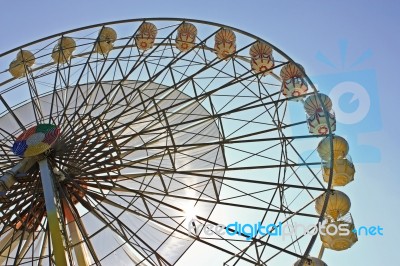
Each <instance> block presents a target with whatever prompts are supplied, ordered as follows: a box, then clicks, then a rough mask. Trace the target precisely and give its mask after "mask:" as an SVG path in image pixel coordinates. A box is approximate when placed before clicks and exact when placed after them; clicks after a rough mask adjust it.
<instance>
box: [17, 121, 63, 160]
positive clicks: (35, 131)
mask: <svg viewBox="0 0 400 266" xmlns="http://www.w3.org/2000/svg"><path fill="white" fill-rule="evenodd" d="M59 136H60V128H58V127H57V126H55V125H51V124H39V125H37V126H34V127H31V128H29V129H28V130H26V131H24V132H22V133H21V135H19V136H18V138H17V139H16V140H15V142H14V145H13V148H12V150H13V152H14V154H15V155H18V156H20V157H23V158H27V157H33V156H36V155H39V154H43V153H45V152H46V151H48V150H50V148H51V147H52V146H53V144H54V143H55V142H56V140H57V139H58V137H59Z"/></svg>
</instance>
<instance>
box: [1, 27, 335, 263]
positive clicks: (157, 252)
mask: <svg viewBox="0 0 400 266" xmlns="http://www.w3.org/2000/svg"><path fill="white" fill-rule="evenodd" d="M145 21H146V22H152V23H154V24H155V25H156V26H157V28H158V34H157V38H156V42H155V45H154V47H153V48H152V49H150V50H148V51H145V52H144V51H141V50H139V49H138V48H137V46H136V45H135V42H134V36H135V35H136V33H137V29H138V28H139V26H140V25H141V24H142V23H143V22H145ZM184 22H190V23H193V24H194V25H195V26H196V27H197V28H198V35H197V39H196V42H195V43H196V45H195V46H194V47H193V48H192V49H190V50H189V51H187V52H180V51H179V50H177V49H176V47H175V35H176V31H177V28H178V27H179V26H180V25H181V24H182V23H184ZM105 26H107V27H113V28H114V29H115V30H116V31H117V33H118V39H117V40H116V42H115V44H114V49H113V50H112V51H111V52H110V53H109V54H106V55H101V54H98V53H96V52H95V50H94V47H95V43H96V42H97V40H98V39H97V38H98V32H99V31H100V30H101V29H102V28H103V27H105ZM220 28H230V29H233V30H234V32H235V33H236V34H237V49H236V53H235V54H232V55H230V56H229V57H228V58H227V60H221V59H219V58H218V57H217V56H216V55H215V54H214V52H213V48H212V47H213V41H214V36H215V33H216V32H218V31H219V30H220ZM62 36H68V37H72V38H73V39H74V40H75V41H76V43H77V45H76V47H77V48H76V51H75V52H74V55H73V56H72V57H71V58H70V59H69V60H68V62H67V63H65V64H57V63H54V62H53V61H52V59H51V57H50V55H51V51H52V48H53V47H54V45H55V44H56V43H57V41H58V40H59V39H60V38H61V37H62ZM258 40H261V39H260V38H258V37H256V36H254V35H251V34H249V33H246V32H243V31H241V30H238V29H234V28H231V27H227V26H224V25H220V24H212V23H208V22H207V23H206V22H203V21H195V20H181V19H137V20H126V21H117V22H111V23H105V24H99V25H94V26H90V27H85V28H80V29H76V30H71V31H67V32H64V33H61V34H57V35H53V36H50V37H47V38H43V39H41V40H38V41H36V42H32V43H29V44H27V45H24V46H21V47H18V48H16V49H13V50H11V51H8V52H6V53H3V54H1V55H0V63H1V65H2V66H4V65H8V63H9V62H11V60H12V58H13V57H14V56H15V54H16V53H17V52H18V51H19V50H21V49H28V50H30V51H32V52H34V54H35V57H36V64H35V65H34V66H33V67H32V68H29V69H28V68H27V69H26V75H25V77H23V78H20V79H14V78H10V75H9V73H8V70H7V69H3V70H0V71H2V72H0V113H1V114H0V175H2V174H4V173H5V172H6V171H7V170H9V169H10V168H11V167H12V166H13V165H15V164H17V163H18V162H19V161H20V160H21V159H20V158H19V157H17V156H15V155H14V154H13V153H12V152H11V149H12V145H13V142H14V140H15V138H16V136H18V135H19V133H20V132H22V131H24V130H26V129H27V128H29V127H31V126H33V125H36V124H41V123H51V124H55V125H57V126H59V127H60V128H61V130H62V136H61V137H60V139H59V140H58V142H57V144H56V145H55V147H54V149H53V150H52V151H51V153H50V154H48V157H47V160H48V163H49V165H50V169H52V177H53V181H54V184H55V188H56V189H55V192H56V198H57V208H58V215H59V221H60V224H61V232H62V235H63V238H64V239H63V243H64V246H65V253H66V257H67V260H68V263H69V264H79V265H81V264H80V262H78V259H77V254H78V253H77V252H78V251H79V250H80V251H81V252H84V253H85V254H86V262H85V263H87V264H94V265H101V264H102V265H109V264H110V263H111V262H115V263H134V264H137V265H173V264H175V263H176V262H177V261H178V260H179V259H181V258H182V257H183V256H184V254H189V253H190V255H191V256H195V255H196V253H197V255H199V256H200V258H201V256H204V254H203V252H202V249H201V247H204V248H205V250H208V249H207V247H208V248H211V249H213V250H215V251H216V252H217V251H218V252H221V254H222V255H221V257H219V258H222V259H221V262H224V263H226V265H282V264H280V263H285V262H287V261H295V260H296V259H297V258H302V257H303V258H304V257H306V256H307V255H308V254H309V253H310V251H311V249H312V246H313V244H314V241H315V239H316V236H311V235H303V234H296V233H295V232H292V234H291V236H288V237H287V238H286V239H282V238H278V237H273V236H269V235H265V236H261V235H260V234H257V235H255V236H253V235H250V234H249V233H246V232H239V233H237V234H233V233H232V235H228V234H227V233H226V232H225V233H224V232H222V233H221V232H217V231H215V230H214V231H211V234H210V235H206V234H205V232H204V231H205V230H206V228H207V227H208V228H211V227H210V226H211V225H218V224H224V225H227V224H228V223H232V222H235V221H238V222H240V223H249V222H254V221H257V222H258V221H260V222H261V223H263V224H266V223H268V224H269V223H274V224H278V223H279V222H281V223H282V224H283V225H292V226H293V225H294V224H300V223H301V224H316V223H317V222H319V221H320V220H321V219H322V216H319V215H317V214H316V213H315V211H314V206H313V202H314V200H315V198H316V197H317V196H319V195H320V194H321V193H323V192H325V191H327V190H329V186H330V184H328V185H326V184H323V183H322V182H321V177H320V173H319V171H320V161H319V159H318V158H317V156H315V152H314V150H315V148H316V144H317V142H318V141H319V140H320V139H321V137H325V136H315V135H309V134H308V132H307V128H306V121H305V115H303V116H302V119H298V116H293V115H292V114H291V113H293V112H296V110H297V109H295V110H294V111H293V110H290V108H292V107H291V106H296V105H300V104H299V103H296V102H295V101H290V100H291V99H288V98H286V97H284V96H283V95H282V93H281V83H282V81H281V80H280V78H279V76H278V75H276V74H277V73H279V70H280V69H281V68H282V66H284V65H285V64H287V63H289V62H291V61H292V60H291V59H290V58H289V57H288V56H287V55H285V54H284V53H283V52H282V51H280V50H279V49H278V48H276V47H274V46H272V45H271V46H272V47H273V49H274V58H275V66H274V68H273V70H272V73H271V74H269V75H267V76H265V77H262V76H261V75H258V74H255V73H254V72H253V71H252V70H251V67H250V64H249V62H250V58H249V55H248V54H249V53H248V51H249V47H250V46H251V45H252V44H254V43H255V42H256V41H258ZM307 79H308V78H307ZM308 84H309V87H310V91H311V92H310V94H311V93H315V92H316V90H315V88H314V87H313V85H312V83H311V81H310V80H309V79H308ZM294 108H296V107H294ZM328 136H331V134H329V135H328ZM310 143H311V144H310ZM305 145H308V146H311V148H309V150H311V151H309V152H304V151H301V149H302V148H304V146H305ZM40 172H41V171H40V168H39V165H38V164H34V165H33V166H32V167H31V168H30V169H29V170H28V171H26V173H24V174H19V175H17V177H16V178H17V180H18V182H17V183H16V184H15V185H14V186H13V187H12V188H11V189H10V190H9V191H8V192H7V199H8V201H3V203H1V204H0V212H1V217H0V222H1V224H0V253H1V256H2V257H1V258H0V260H1V262H2V263H4V264H7V265H24V264H27V265H31V264H35V265H52V264H53V263H54V257H53V256H52V254H53V248H52V244H51V241H50V234H49V225H48V223H47V216H46V209H45V202H44V196H43V189H42V183H41V179H40ZM327 200H328V197H326V201H327ZM191 211H194V214H195V215H192V216H191V217H189V216H188V213H190V212H191ZM189 218H190V219H192V220H190V219H189ZM189 220H190V222H192V223H194V224H195V225H196V226H198V228H199V230H196V231H195V232H194V231H191V230H189V229H188V226H190V223H189ZM230 230H231V232H233V231H234V230H233V229H230ZM74 232H75V234H77V235H78V236H79V237H78V240H79V241H76V239H73V238H72V235H73V234H74ZM76 232H77V233H76ZM196 249H197V252H193V251H192V250H196ZM217 264H218V262H216V265H217Z"/></svg>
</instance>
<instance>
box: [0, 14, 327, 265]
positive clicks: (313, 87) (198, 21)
mask: <svg viewBox="0 0 400 266" xmlns="http://www.w3.org/2000/svg"><path fill="white" fill-rule="evenodd" d="M141 21H143V22H144V21H180V22H185V21H187V22H194V23H201V24H206V25H212V26H216V27H224V28H229V29H232V30H234V31H236V32H239V33H242V34H244V35H246V36H248V37H251V38H254V39H256V40H260V41H263V42H266V43H268V44H269V45H271V46H272V47H273V49H274V50H275V51H277V52H278V53H280V54H281V55H282V56H284V57H285V58H286V59H287V60H288V61H289V62H293V63H294V62H295V61H294V60H292V59H291V58H290V57H289V56H288V55H286V54H285V53H284V52H283V51H282V50H280V49H279V48H278V47H276V46H274V45H272V44H271V43H269V42H267V41H265V40H263V39H261V38H259V37H258V36H256V35H254V34H251V33H248V32H246V31H243V30H240V29H237V28H234V27H231V26H227V25H223V24H219V23H213V22H208V21H203V20H196V19H184V18H138V19H128V20H119V21H111V22H106V23H99V24H93V25H90V26H86V27H80V28H76V29H73V30H69V31H64V32H62V33H58V34H54V35H50V36H47V37H45V38H41V39H38V40H36V41H33V42H30V43H27V44H24V45H21V46H19V47H17V48H14V49H11V50H9V51H7V52H5V53H2V54H0V57H3V56H5V55H8V54H10V53H13V52H15V51H18V50H21V49H22V48H25V47H28V46H30V45H33V44H37V43H40V42H42V41H45V40H48V39H51V38H56V37H59V36H63V35H66V34H69V33H73V32H77V31H81V30H86V29H90V28H96V27H102V26H103V27H104V26H105V25H115V24H123V23H130V22H141ZM303 74H304V78H305V79H306V80H307V81H308V83H309V85H310V86H311V88H312V89H313V90H314V93H316V92H317V90H316V88H315V86H314V84H313V83H312V81H311V79H310V78H309V77H308V76H307V75H306V73H303ZM323 109H324V111H325V113H327V111H326V109H325V106H323ZM328 128H329V133H328V134H327V136H328V137H329V138H330V139H331V151H333V146H332V136H333V133H332V131H331V128H330V125H328ZM331 172H332V168H331ZM331 183H332V174H330V179H329V183H328V187H327V190H326V191H327V192H329V191H330V189H331ZM329 194H330V193H327V195H328V196H327V197H326V199H325V204H324V209H323V210H325V209H326V205H327V202H328V199H329ZM324 212H325V211H323V212H322V214H321V215H320V218H319V221H321V220H322V218H323V215H324ZM316 237H317V235H315V236H314V237H313V239H312V240H311V242H314V241H315V239H316ZM311 242H310V244H309V246H308V247H307V250H310V249H311V248H312V246H313V243H312V244H311ZM308 253H309V251H308V252H307V251H306V252H305V253H304V258H305V257H306V256H308Z"/></svg>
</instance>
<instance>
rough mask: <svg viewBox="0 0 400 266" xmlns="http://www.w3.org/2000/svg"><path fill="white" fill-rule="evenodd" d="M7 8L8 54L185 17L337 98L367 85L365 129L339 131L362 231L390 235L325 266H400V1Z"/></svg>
mask: <svg viewBox="0 0 400 266" xmlns="http://www.w3.org/2000/svg"><path fill="white" fill-rule="evenodd" d="M3 2H4V3H2V6H1V10H0V22H1V27H0V36H1V41H0V53H1V52H5V51H7V50H9V49H12V48H14V47H16V46H19V45H22V44H24V43H27V42H30V41H32V40H36V39H39V38H41V37H45V36H47V35H51V34H55V33H58V32H61V31H65V30H69V29H73V28H77V27H81V26H86V25H90V24H96V23H101V22H106V21H113V20H122V19H128V18H141V17H143V18H144V17H183V18H194V19H201V20H207V21H214V22H219V23H222V24H226V25H231V26H233V27H236V28H239V29H243V30H245V31H248V32H251V33H253V34H255V35H258V36H260V37H261V38H263V39H265V40H268V41H269V42H271V43H272V44H274V45H276V46H277V47H279V48H280V49H281V50H283V51H284V52H286V53H287V54H288V55H289V56H291V57H292V58H293V59H294V60H296V61H297V62H299V63H301V64H302V65H303V66H304V67H305V68H306V70H307V73H308V75H309V76H310V77H311V78H312V79H313V80H315V81H316V84H317V85H318V86H319V89H320V90H321V91H322V92H326V93H328V92H329V91H330V90H332V89H333V88H338V87H340V86H341V83H343V82H353V83H356V84H359V85H361V86H362V87H363V88H364V89H365V90H366V91H367V93H368V96H369V102H370V104H369V109H368V113H367V114H365V115H364V116H363V118H362V119H361V120H360V121H358V122H354V121H353V123H348V122H347V124H343V123H339V124H338V132H339V133H340V134H342V135H345V136H346V137H348V139H349V142H350V147H351V152H350V153H351V155H352V157H353V159H354V161H355V162H356V168H357V174H356V180H355V182H353V183H352V184H350V185H349V186H348V187H346V188H345V189H344V190H345V192H346V193H347V194H348V195H350V197H351V199H352V214H353V216H354V218H355V220H356V224H357V225H381V226H383V227H384V236H383V237H369V238H368V237H360V239H359V242H358V243H357V244H356V245H355V246H354V247H353V248H352V249H350V250H348V251H344V252H342V253H334V252H331V251H326V253H325V255H324V260H325V261H326V262H327V263H328V264H329V265H342V266H346V265H349V266H350V265H393V262H394V261H398V255H397V254H396V251H395V248H396V244H397V242H398V238H399V237H400V234H399V233H398V228H397V224H399V223H398V221H396V219H397V217H396V213H397V212H398V211H399V209H400V208H399V206H400V204H399V202H400V188H399V187H400V186H399V185H400V181H399V180H398V177H399V175H398V171H397V167H398V164H399V163H398V159H397V158H399V156H398V152H397V150H398V149H399V148H400V145H399V144H400V143H399V138H398V130H400V126H399V120H398V119H397V118H396V116H397V114H398V113H399V112H398V109H399V103H400V101H399V100H398V95H399V94H398V90H399V89H400V88H399V83H400V82H399V81H398V76H399V75H398V73H397V72H398V64H399V62H400V53H399V50H398V49H399V47H400V37H399V35H398V29H397V28H396V26H395V25H398V24H399V23H400V19H399V16H398V14H399V11H400V4H399V2H398V1H394V0H387V1H385V2H384V3H383V2H378V1H374V2H366V1H361V0H354V1H343V0H339V1H329V2H328V1H314V0H312V1H274V2H272V1H261V0H259V1H254V0H249V1H237V0H236V1H235V0H231V1H228V0H221V1H211V0H203V1H180V0H171V1H160V0H153V1H104V0H98V1H77V0H70V1H54V0H53V1H50V0H46V1H19V2H18V3H16V2H13V1H7V2H6V1H3ZM342 85H343V84H342ZM353 96H354V95H352V93H351V92H349V93H347V94H343V96H342V97H341V98H340V99H338V103H339V105H340V107H339V108H341V110H342V112H344V113H346V112H347V113H351V112H356V111H357V110H358V108H359V107H360V105H362V104H363V102H362V101H363V100H365V98H362V97H361V96H360V97H361V98H358V99H357V95H356V97H355V98H353ZM352 99H353V100H354V101H352ZM339 122H340V121H339ZM314 255H317V254H314Z"/></svg>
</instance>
